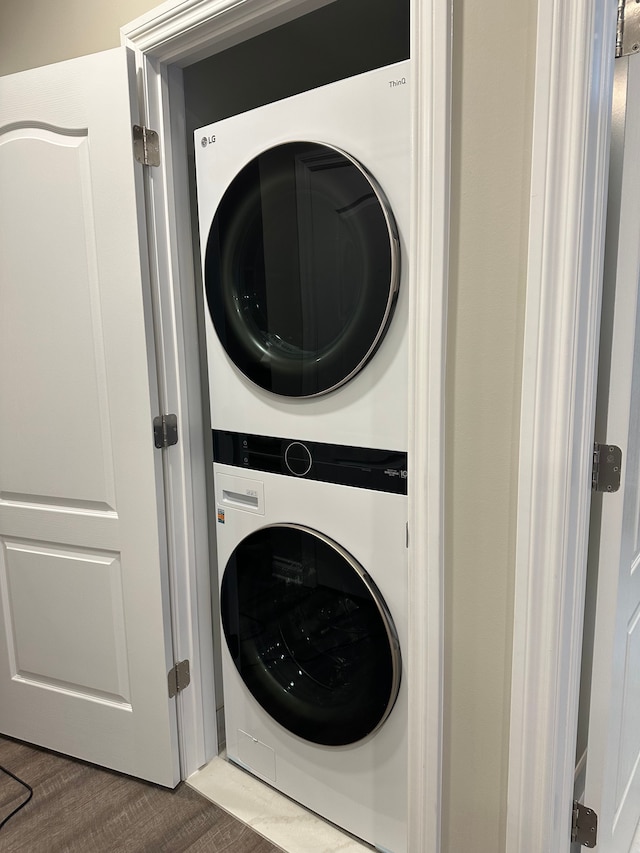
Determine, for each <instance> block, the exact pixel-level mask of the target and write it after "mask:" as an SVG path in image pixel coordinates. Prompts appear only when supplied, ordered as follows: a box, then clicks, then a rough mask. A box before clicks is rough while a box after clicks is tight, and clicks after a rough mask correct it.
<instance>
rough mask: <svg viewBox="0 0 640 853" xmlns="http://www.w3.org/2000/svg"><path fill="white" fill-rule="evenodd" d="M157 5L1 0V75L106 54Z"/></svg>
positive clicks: (151, 0) (144, 0)
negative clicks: (126, 28)
mask: <svg viewBox="0 0 640 853" xmlns="http://www.w3.org/2000/svg"><path fill="white" fill-rule="evenodd" d="M158 5H159V3H158V2H157V0H0V75H3V74H12V73H13V72H15V71H24V70H25V69H26V68H37V67H38V66H39V65H48V64H49V63H52V62H60V61H61V60H63V59H71V58H72V57H74V56H83V55H84V54H86V53H96V52H97V51H99V50H108V49H109V48H110V47H117V46H118V45H119V44H120V27H121V26H123V24H126V23H128V22H129V21H133V20H134V19H135V18H137V17H138V16H140V15H142V14H143V13H144V12H148V11H149V9H153V8H154V7H155V6H158Z"/></svg>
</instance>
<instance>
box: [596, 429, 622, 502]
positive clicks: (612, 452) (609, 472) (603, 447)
mask: <svg viewBox="0 0 640 853" xmlns="http://www.w3.org/2000/svg"><path fill="white" fill-rule="evenodd" d="M621 472H622V450H621V449H620V448H619V447H616V445H615V444H598V442H597V441H596V443H595V444H594V445H593V466H592V468H591V488H592V489H593V491H594V492H617V491H618V489H619V488H620V477H621Z"/></svg>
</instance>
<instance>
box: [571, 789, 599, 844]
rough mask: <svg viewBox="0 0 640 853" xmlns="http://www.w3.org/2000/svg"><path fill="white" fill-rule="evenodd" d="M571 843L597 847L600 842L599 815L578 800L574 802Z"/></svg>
mask: <svg viewBox="0 0 640 853" xmlns="http://www.w3.org/2000/svg"><path fill="white" fill-rule="evenodd" d="M571 841H575V842H577V843H578V844H581V845H582V846H583V847H595V846H596V843H597V841H598V815H597V814H596V813H595V812H594V810H593V809H589V808H587V806H585V805H583V804H582V803H579V802H577V800H574V801H573V812H572V816H571Z"/></svg>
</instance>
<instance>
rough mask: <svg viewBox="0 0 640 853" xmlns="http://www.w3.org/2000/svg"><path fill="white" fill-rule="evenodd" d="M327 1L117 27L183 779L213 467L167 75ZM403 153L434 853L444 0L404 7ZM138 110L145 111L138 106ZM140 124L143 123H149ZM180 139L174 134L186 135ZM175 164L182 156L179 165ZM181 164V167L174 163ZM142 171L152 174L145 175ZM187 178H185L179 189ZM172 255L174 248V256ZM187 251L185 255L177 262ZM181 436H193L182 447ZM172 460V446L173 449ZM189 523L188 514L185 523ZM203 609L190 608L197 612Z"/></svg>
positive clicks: (416, 618) (423, 776) (415, 715)
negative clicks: (162, 436) (148, 124)
mask: <svg viewBox="0 0 640 853" xmlns="http://www.w3.org/2000/svg"><path fill="white" fill-rule="evenodd" d="M327 2H330V0H266V2H265V0H240V2H239V0H169V2H167V3H165V4H163V5H162V6H160V7H159V8H158V9H155V10H152V11H151V12H149V13H148V14H146V15H144V16H142V17H141V18H139V19H137V20H136V21H134V22H132V23H131V24H128V25H126V26H125V27H123V28H122V30H121V38H122V43H123V44H124V45H126V46H128V47H131V48H133V49H134V50H135V52H136V56H137V63H138V74H139V89H140V102H141V113H142V115H141V120H143V121H144V120H145V119H146V117H147V115H148V117H149V120H150V121H152V122H153V123H154V125H155V128H154V129H156V130H158V131H159V133H160V136H161V150H162V152H163V161H162V165H161V167H160V168H159V169H154V170H153V171H152V173H151V175H149V176H148V179H147V180H148V195H147V203H148V210H147V216H148V222H149V232H150V237H151V240H150V242H151V253H152V256H153V257H152V260H153V263H152V266H153V267H154V268H155V272H156V276H155V282H154V286H155V288H156V290H157V293H156V310H157V315H158V316H157V317H156V322H157V325H158V331H159V340H160V353H159V362H160V363H159V370H160V373H161V374H162V378H161V385H163V387H164V394H165V404H169V405H170V406H171V410H172V411H173V410H174V406H175V408H176V409H177V414H178V417H179V422H181V423H182V424H183V428H182V431H181V436H182V444H181V445H178V446H179V447H181V449H180V451H179V453H176V454H174V456H173V457H172V458H170V457H168V460H169V466H168V467H169V476H168V479H167V486H168V513H169V524H170V526H171V528H172V536H171V541H170V573H171V577H172V610H173V630H174V637H175V643H176V654H177V657H178V659H180V658H181V657H184V656H185V655H192V656H193V657H192V658H191V660H192V688H193V689H192V690H188V691H186V692H185V693H184V694H182V695H181V694H178V696H179V711H180V729H181V746H182V750H181V752H182V762H183V764H182V768H183V775H184V776H188V775H189V774H191V773H192V772H194V771H195V770H196V769H198V768H199V767H200V766H201V765H202V764H203V763H204V762H205V761H207V760H208V759H209V758H210V757H211V756H212V755H213V754H214V752H215V748H216V744H215V732H214V731H212V723H211V721H208V720H207V710H208V709H210V707H211V705H208V704H207V703H208V702H209V701H210V700H211V698H212V696H213V693H214V685H213V662H212V660H211V659H210V655H209V654H207V650H206V648H205V646H206V645H207V643H206V640H204V641H203V642H201V640H202V639H203V638H206V637H210V636H211V632H210V622H211V618H210V616H207V614H206V613H205V612H204V611H205V609H206V608H204V607H203V606H202V600H203V598H204V599H205V600H206V601H207V602H208V596H207V595H205V589H206V588H208V586H209V567H208V558H207V556H206V551H207V548H206V519H203V518H202V512H201V508H202V507H203V506H204V501H205V491H204V483H203V481H202V478H200V477H199V475H198V466H199V465H202V464H203V463H205V464H206V460H207V459H209V458H210V457H209V454H208V453H207V451H206V447H207V442H206V436H205V435H204V432H203V431H202V430H201V429H200V428H199V426H198V423H199V422H198V418H197V416H196V415H195V413H196V412H197V410H198V406H201V399H200V389H199V386H198V384H197V383H198V380H197V379H196V380H195V381H194V379H193V377H194V376H195V377H197V376H198V373H199V365H198V363H197V361H196V360H194V358H195V355H194V352H193V348H189V329H193V328H195V317H194V313H193V306H191V305H190V304H189V302H188V294H189V293H190V292H191V291H193V287H194V275H193V268H192V265H191V260H190V252H191V249H190V242H189V243H188V244H187V245H188V248H187V250H186V251H184V246H185V243H182V244H181V242H180V233H182V234H183V235H184V233H185V230H184V229H185V228H186V227H188V222H189V218H188V200H185V197H184V193H182V194H181V190H180V187H181V180H179V179H178V178H179V176H178V175H177V174H175V171H174V170H175V169H176V168H179V159H180V152H177V154H178V156H175V154H176V152H172V148H171V146H173V145H176V144H177V145H180V134H179V128H180V126H181V125H182V127H183V129H184V118H183V117H181V116H180V115H179V106H178V109H176V104H175V103H171V101H170V98H169V96H168V89H169V81H170V72H171V71H172V70H173V71H174V72H175V70H176V68H179V67H181V66H185V65H187V64H190V63H192V62H194V61H196V60H197V59H199V58H201V57H203V56H205V55H209V54H211V53H213V52H215V50H216V49H222V48H223V47H229V46H231V45H232V44H235V43H238V42H240V41H242V40H244V39H246V38H247V37H249V36H250V35H255V34H256V33H257V32H259V31H263V30H264V29H267V28H269V27H271V26H275V25H277V24H278V23H282V22H284V21H285V20H289V19H291V18H293V17H296V16H298V15H300V14H304V13H305V12H307V11H310V10H311V9H313V8H318V7H320V6H322V5H325V3H327ZM411 20H412V35H411V51H412V57H413V59H412V66H413V83H414V85H413V91H412V98H413V119H414V120H413V150H414V151H415V152H416V153H415V169H416V173H415V174H416V180H415V182H414V188H413V189H414V191H413V194H412V200H411V225H410V230H411V244H412V245H413V246H416V251H415V253H414V254H413V256H412V258H410V261H409V262H410V264H411V266H412V280H413V281H414V282H424V283H425V286H424V287H417V286H415V287H413V289H412V297H411V300H412V304H411V318H412V319H411V328H410V357H411V367H410V377H409V379H410V388H411V401H410V408H411V411H410V425H411V427H410V436H409V452H410V456H411V459H412V477H411V479H410V481H409V530H410V533H411V546H410V549H409V601H410V602H411V605H410V609H409V632H408V633H409V641H408V648H407V649H406V658H407V660H408V666H407V670H408V671H411V672H413V673H424V674H425V677H424V678H422V679H420V680H419V679H417V678H413V679H411V681H410V683H409V709H410V710H409V743H410V744H411V749H410V763H409V791H410V802H409V804H408V830H409V849H411V850H429V851H431V853H437V851H438V850H439V849H440V811H441V809H440V802H441V765H442V694H443V687H442V655H443V640H442V623H443V572H444V553H443V542H444V536H443V516H444V388H445V386H444V376H445V371H444V366H445V343H446V341H445V335H446V294H447V291H446V285H447V272H448V233H449V183H450V181H449V173H450V167H449V125H450V81H451V70H450V66H451V47H450V45H451V33H452V24H451V0H432V2H430V3H424V0H411ZM145 105H146V106H145ZM145 114H146V115H145ZM183 136H184V132H183ZM184 163H185V160H183V164H184ZM183 168H186V166H184V165H183ZM147 171H149V170H147ZM185 183H186V181H184V179H182V185H184V184H185ZM181 245H182V247H183V248H182V249H181ZM187 255H189V257H187ZM187 426H188V430H189V432H190V436H189V438H188V440H187ZM172 450H175V448H172ZM193 513H195V515H194V514H193ZM199 602H200V604H199Z"/></svg>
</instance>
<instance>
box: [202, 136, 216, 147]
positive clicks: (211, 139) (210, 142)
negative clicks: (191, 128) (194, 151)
mask: <svg viewBox="0 0 640 853" xmlns="http://www.w3.org/2000/svg"><path fill="white" fill-rule="evenodd" d="M215 141H216V137H215V134H213V135H212V136H203V137H202V139H201V140H200V145H202V147H203V148H206V147H207V145H213V143H214V142H215Z"/></svg>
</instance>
